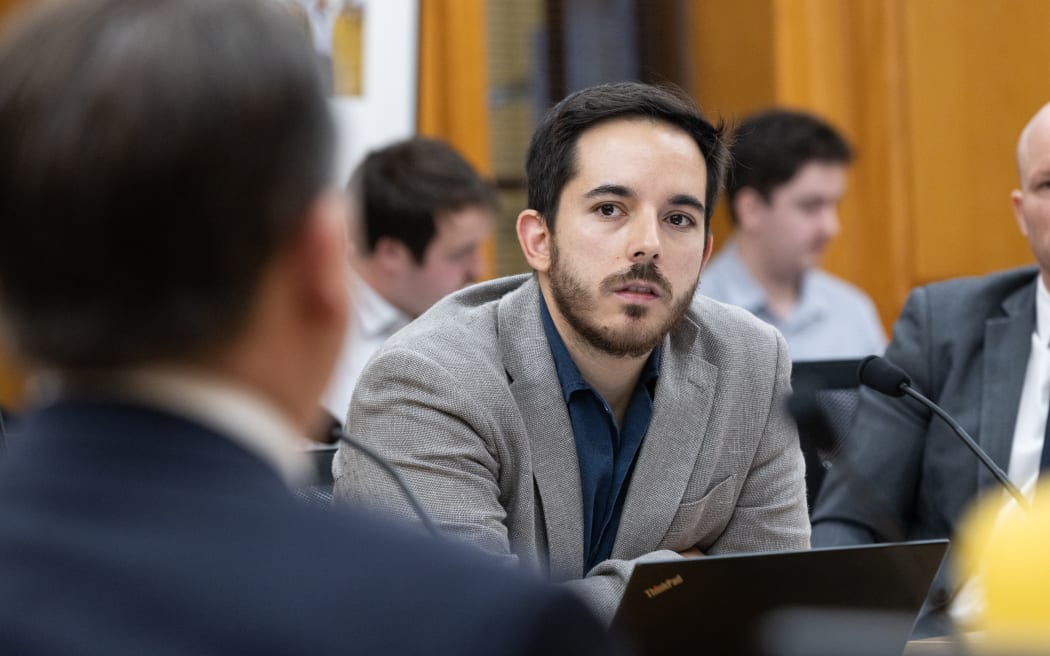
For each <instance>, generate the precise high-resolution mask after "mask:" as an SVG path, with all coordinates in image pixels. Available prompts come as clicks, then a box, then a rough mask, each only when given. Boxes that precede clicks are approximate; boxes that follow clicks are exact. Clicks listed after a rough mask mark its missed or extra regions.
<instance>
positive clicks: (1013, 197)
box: [1010, 189, 1028, 239]
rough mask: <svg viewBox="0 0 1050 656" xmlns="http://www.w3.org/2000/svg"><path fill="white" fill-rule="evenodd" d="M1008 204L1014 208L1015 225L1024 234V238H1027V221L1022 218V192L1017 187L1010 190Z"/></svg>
mask: <svg viewBox="0 0 1050 656" xmlns="http://www.w3.org/2000/svg"><path fill="white" fill-rule="evenodd" d="M1010 205H1011V207H1013V209H1014V218H1015V219H1017V227H1018V228H1020V229H1021V234H1022V235H1024V238H1025V239H1028V223H1026V222H1025V219H1024V207H1023V205H1024V192H1022V191H1021V190H1019V189H1014V190H1013V191H1011V192H1010Z"/></svg>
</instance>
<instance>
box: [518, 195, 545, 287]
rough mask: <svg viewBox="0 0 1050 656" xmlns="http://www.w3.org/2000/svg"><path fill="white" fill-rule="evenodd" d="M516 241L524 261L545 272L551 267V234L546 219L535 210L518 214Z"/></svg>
mask: <svg viewBox="0 0 1050 656" xmlns="http://www.w3.org/2000/svg"><path fill="white" fill-rule="evenodd" d="M517 229H518V243H519V244H521V252H522V253H523V254H524V255H525V261H526V262H528V263H529V266H531V267H532V268H533V269H535V270H536V271H539V272H542V273H546V272H547V271H549V270H550V267H551V238H552V237H553V235H551V231H550V228H548V226H547V220H546V219H544V218H543V215H541V214H540V213H539V212H537V211H536V210H524V211H523V212H522V213H521V214H519V215H518V224H517Z"/></svg>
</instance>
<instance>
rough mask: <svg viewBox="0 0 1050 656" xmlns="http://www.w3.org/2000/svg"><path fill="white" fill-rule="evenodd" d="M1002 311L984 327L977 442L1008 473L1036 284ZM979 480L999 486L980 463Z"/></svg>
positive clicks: (1018, 293) (1032, 324)
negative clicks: (979, 418)
mask: <svg viewBox="0 0 1050 656" xmlns="http://www.w3.org/2000/svg"><path fill="white" fill-rule="evenodd" d="M1002 307H1003V312H1004V314H1003V316H1000V317H993V318H991V319H988V320H987V321H986V322H985V326H984V367H983V369H984V370H983V378H982V379H981V387H982V389H981V420H980V431H979V432H978V435H977V442H978V443H980V445H981V448H983V449H984V450H985V451H987V452H988V455H989V456H991V458H992V460H994V461H995V462H996V464H998V465H999V466H1000V467H1002V468H1003V469H1004V470H1005V469H1006V468H1007V467H1008V466H1009V465H1010V450H1011V448H1012V447H1011V445H1012V444H1013V436H1014V424H1015V423H1016V421H1017V405H1018V403H1020V400H1021V389H1022V388H1023V387H1024V370H1025V363H1026V362H1027V361H1028V354H1029V351H1030V347H1031V342H1032V330H1033V328H1034V327H1035V281H1033V282H1032V284H1030V285H1026V286H1025V287H1023V288H1021V289H1019V290H1018V291H1016V292H1014V293H1013V294H1011V295H1010V296H1008V297H1007V298H1006V300H1005V301H1003V306H1002ZM977 476H978V478H977V480H978V483H979V488H980V489H984V488H985V487H986V486H988V485H994V484H995V478H994V477H993V476H992V474H991V473H990V472H989V471H988V470H987V469H985V467H984V466H981V465H980V463H978V474H977Z"/></svg>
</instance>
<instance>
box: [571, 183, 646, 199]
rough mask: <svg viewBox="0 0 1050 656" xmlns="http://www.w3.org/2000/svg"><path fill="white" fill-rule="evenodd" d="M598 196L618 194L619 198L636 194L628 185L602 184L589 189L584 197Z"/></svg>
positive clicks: (631, 196) (632, 196)
mask: <svg viewBox="0 0 1050 656" xmlns="http://www.w3.org/2000/svg"><path fill="white" fill-rule="evenodd" d="M598 196H619V197H621V198H634V197H635V196H637V194H635V193H634V191H633V190H631V189H630V188H628V187H625V186H623V185H618V184H603V185H598V186H597V187H595V188H594V189H591V190H590V191H588V192H587V193H586V194H584V198H596V197H598Z"/></svg>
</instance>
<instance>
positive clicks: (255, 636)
mask: <svg viewBox="0 0 1050 656" xmlns="http://www.w3.org/2000/svg"><path fill="white" fill-rule="evenodd" d="M603 646H604V636H603V635H602V634H601V632H600V629H599V628H598V625H597V623H596V622H594V620H593V619H592V618H590V617H589V616H588V615H586V613H585V611H584V610H583V609H582V607H581V606H580V605H579V604H578V602H576V601H575V600H573V599H569V598H567V597H566V596H564V595H563V594H558V593H555V592H552V591H550V590H548V589H547V588H541V587H539V584H533V583H526V582H524V581H520V580H518V579H512V578H511V577H510V575H509V574H508V573H506V572H502V571H497V570H494V569H492V568H489V567H487V566H485V565H482V564H479V563H478V562H477V561H476V560H475V557H474V554H473V553H467V552H465V551H461V550H460V549H458V548H452V547H451V546H449V545H446V544H437V543H434V542H432V541H429V540H424V539H422V537H421V536H419V535H418V534H416V533H409V532H407V529H401V528H393V527H390V526H387V525H386V524H384V523H382V522H380V521H378V520H375V519H372V518H369V517H366V516H364V515H361V514H358V513H354V512H351V511H348V510H345V509H333V510H322V509H313V508H310V507H306V506H305V505H303V504H300V503H299V502H297V501H296V500H295V499H294V497H293V496H292V495H291V494H290V492H289V491H288V489H287V488H286V487H285V485H284V483H283V481H282V480H280V479H279V478H278V476H277V474H276V473H275V472H274V471H273V470H272V469H271V468H270V467H269V466H268V465H267V464H265V463H264V462H262V461H261V460H259V459H258V458H257V457H255V456H254V455H253V454H251V453H249V452H247V451H245V450H244V449H243V448H241V447H240V446H238V445H237V444H236V443H234V442H232V441H230V440H229V439H226V438H224V437H223V436H221V435H218V434H215V433H213V432H211V431H210V430H208V429H206V428H204V427H202V426H199V425H196V424H194V423H190V422H188V421H186V420H183V419H181V418H178V417H175V416H171V415H168V414H165V413H162V412H159V411H155V410H151V409H146V408H141V407H136V406H131V405H122V404H117V403H99V402H76V401H70V402H63V403H60V404H58V405H55V406H52V407H50V408H47V409H44V410H42V411H40V412H37V413H35V414H32V415H30V416H28V417H27V418H26V419H25V421H24V422H23V423H22V424H21V426H20V431H19V434H18V436H17V439H16V440H15V441H14V443H13V444H11V445H10V448H9V451H8V453H7V454H6V456H5V457H4V460H3V461H2V462H0V653H4V654H20V655H21V654H151V655H158V654H217V653H222V654H352V653H353V654H405V653H426V654H499V653H504V654H531V653H548V652H551V653H574V654H575V653H577V651H578V650H582V652H583V653H599V651H600V650H602V649H603Z"/></svg>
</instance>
